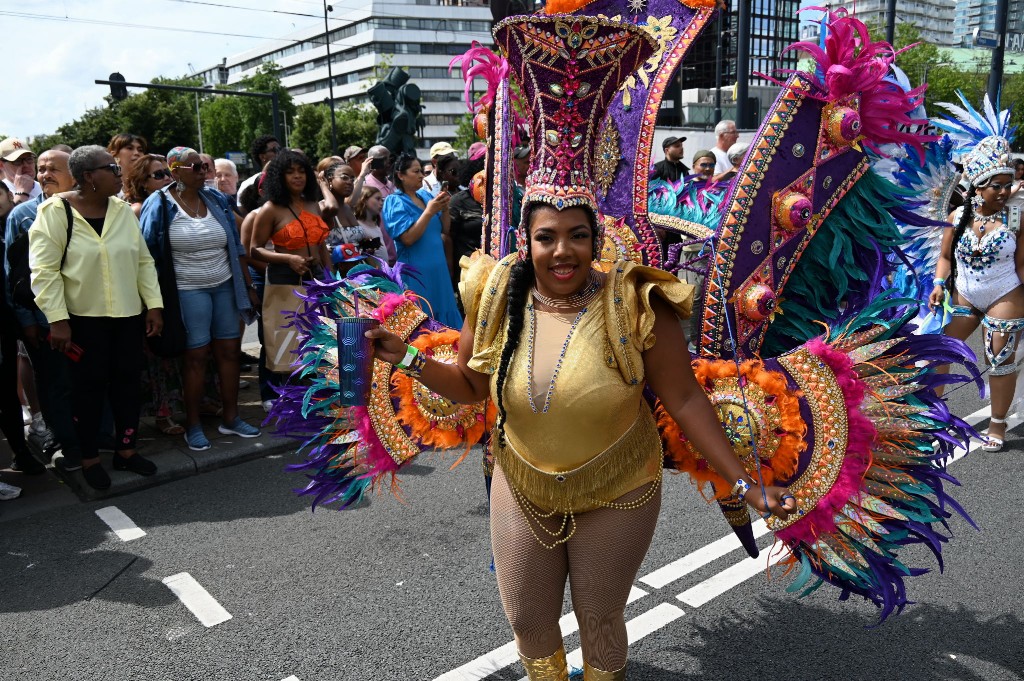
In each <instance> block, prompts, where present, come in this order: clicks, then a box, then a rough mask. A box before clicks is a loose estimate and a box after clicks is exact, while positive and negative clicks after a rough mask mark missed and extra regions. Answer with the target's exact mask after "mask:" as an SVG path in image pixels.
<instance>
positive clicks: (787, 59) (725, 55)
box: [659, 0, 800, 127]
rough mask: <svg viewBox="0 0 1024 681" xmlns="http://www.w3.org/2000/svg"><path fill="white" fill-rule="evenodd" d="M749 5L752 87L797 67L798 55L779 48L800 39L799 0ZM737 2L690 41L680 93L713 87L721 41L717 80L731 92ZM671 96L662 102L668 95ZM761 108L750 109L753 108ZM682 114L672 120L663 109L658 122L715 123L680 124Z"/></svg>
mask: <svg viewBox="0 0 1024 681" xmlns="http://www.w3.org/2000/svg"><path fill="white" fill-rule="evenodd" d="M748 1H749V3H750V34H749V36H747V39H748V40H749V41H750V68H749V73H750V80H749V83H750V85H751V86H758V85H769V84H770V81H768V80H766V79H764V78H762V77H760V76H758V75H757V74H758V73H763V74H767V75H770V76H774V77H779V79H780V80H785V78H786V76H785V75H783V74H778V71H779V69H793V68H796V64H797V60H798V55H795V54H787V55H781V53H782V50H783V49H784V48H785V47H786V46H787V45H790V44H792V43H794V42H796V41H797V40H798V39H799V24H800V18H799V16H798V10H799V9H800V0H748ZM737 7H738V5H737V3H735V2H733V3H729V9H728V10H727V11H725V12H722V13H721V14H720V15H719V19H717V20H715V21H712V22H711V23H710V24H709V25H708V26H707V28H706V29H705V30H704V33H703V34H702V35H701V36H700V38H698V39H697V40H696V41H694V44H693V47H692V48H691V51H690V55H689V57H688V58H687V60H686V61H685V62H683V65H682V67H681V70H680V73H679V78H678V82H679V83H680V84H681V87H682V89H683V90H693V89H713V88H715V86H716V67H717V65H718V62H719V59H718V43H719V40H721V43H722V46H721V57H722V58H721V82H722V84H723V86H725V87H728V88H731V87H732V85H733V84H734V83H735V82H736V51H737V45H738V40H739V39H741V36H738V30H737V27H738V23H739V12H738V10H737ZM672 94H673V93H672V92H671V91H670V92H669V93H668V94H667V97H666V98H671V97H672ZM757 108H759V107H751V110H756V109H757ZM682 118H684V116H682V115H681V114H676V115H675V116H673V114H672V112H671V111H670V110H666V109H663V110H662V116H661V118H660V119H659V123H661V124H663V125H688V126H689V125H697V126H705V127H706V126H707V125H711V126H714V124H715V122H716V121H690V120H682Z"/></svg>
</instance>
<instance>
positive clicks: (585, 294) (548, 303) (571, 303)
mask: <svg viewBox="0 0 1024 681" xmlns="http://www.w3.org/2000/svg"><path fill="white" fill-rule="evenodd" d="M601 283H602V281H601V276H600V275H599V274H598V273H597V272H595V271H594V270H590V274H588V275H587V283H586V284H584V285H583V287H582V288H581V289H580V290H579V291H576V292H575V293H573V294H571V295H569V296H567V297H565V298H548V297H547V296H545V295H542V294H541V292H540V291H538V290H537V288H536V287H534V289H533V298H534V300H536V301H537V302H538V303H540V304H541V305H544V306H545V307H550V308H553V309H555V310H576V309H578V308H581V307H586V306H587V305H589V304H590V303H592V302H593V301H594V299H595V298H597V294H598V293H600V292H601Z"/></svg>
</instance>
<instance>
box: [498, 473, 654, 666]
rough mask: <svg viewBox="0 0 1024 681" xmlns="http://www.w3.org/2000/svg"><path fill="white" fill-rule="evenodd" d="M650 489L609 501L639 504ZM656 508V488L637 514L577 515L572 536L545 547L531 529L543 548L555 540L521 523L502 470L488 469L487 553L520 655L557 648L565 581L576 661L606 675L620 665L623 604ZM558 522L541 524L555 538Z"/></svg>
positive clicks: (605, 511)
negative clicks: (576, 628) (575, 632)
mask: <svg viewBox="0 0 1024 681" xmlns="http://www.w3.org/2000/svg"><path fill="white" fill-rule="evenodd" d="M650 484H660V483H647V484H645V485H641V486H640V487H638V488H637V489H635V490H633V491H631V492H627V493H626V494H624V495H623V496H621V497H620V498H619V499H616V500H615V501H617V502H619V503H624V502H629V501H632V500H634V499H636V498H639V497H641V496H643V494H644V493H645V492H646V491H648V490H649V489H650V487H649V485H650ZM660 509H661V490H660V489H659V490H658V492H657V494H655V496H654V498H653V499H651V500H650V501H648V502H647V503H646V504H644V505H643V506H641V507H640V508H637V509H630V510H619V509H612V508H598V509H596V510H593V511H588V512H586V513H580V514H578V515H576V532H575V533H574V534H573V536H572V538H571V539H569V541H567V542H565V543H564V544H559V545H558V546H556V547H555V548H553V549H547V548H544V547H543V546H541V545H540V544H539V543H538V542H537V539H536V537H535V536H534V531H536V533H537V536H539V537H540V538H541V539H543V540H544V543H545V544H548V545H550V544H551V543H552V542H553V541H555V539H557V537H551V536H550V535H549V534H547V533H545V532H544V531H543V530H542V529H540V528H538V527H536V525H535V523H536V522H537V521H536V520H532V519H531V520H530V521H529V522H528V521H527V519H526V517H525V516H524V515H523V512H522V510H520V508H519V505H518V504H517V503H516V500H515V498H514V497H513V496H512V492H511V490H510V489H509V486H508V482H507V481H506V480H505V475H504V473H503V472H502V470H501V468H500V467H498V466H495V467H494V480H493V482H492V485H491V547H492V549H493V551H494V565H495V570H496V572H497V576H498V591H499V592H500V594H501V604H502V607H503V608H504V609H505V615H506V616H507V617H508V621H509V624H511V625H512V631H513V632H515V636H516V645H517V646H518V648H519V652H520V653H522V654H523V655H525V656H527V657H531V658H542V657H547V656H549V655H551V654H552V653H554V652H555V651H556V650H557V649H558V647H559V646H561V645H562V632H561V630H560V629H559V627H558V619H559V617H560V616H561V614H562V598H563V594H564V592H565V580H566V578H567V577H568V579H569V586H570V589H571V593H572V607H573V610H574V611H575V613H576V617H577V619H578V620H579V624H580V637H581V639H582V644H583V659H584V660H585V661H586V662H587V663H588V664H590V665H591V666H593V667H596V668H598V669H603V670H608V671H614V670H618V669H621V668H622V667H623V666H624V665H625V664H626V649H627V645H628V642H627V639H626V623H625V615H624V611H625V608H626V599H627V598H628V596H629V590H630V587H631V586H632V584H633V580H634V579H635V578H636V573H637V571H638V570H639V569H640V563H641V562H642V561H643V559H644V556H645V555H646V553H647V549H648V548H649V547H650V545H651V538H652V537H653V536H654V527H655V525H656V523H657V521H658V513H659V511H660ZM561 520H562V518H561V516H560V515H556V516H555V517H553V518H551V519H548V520H546V521H544V522H545V525H546V526H547V527H548V529H549V530H551V531H552V532H554V531H556V530H557V529H558V527H559V525H560V524H561ZM532 524H534V526H533V529H531V525H532ZM570 528H571V525H569V527H567V528H566V531H568V529H570Z"/></svg>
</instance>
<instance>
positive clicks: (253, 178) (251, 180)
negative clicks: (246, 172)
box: [235, 173, 260, 208]
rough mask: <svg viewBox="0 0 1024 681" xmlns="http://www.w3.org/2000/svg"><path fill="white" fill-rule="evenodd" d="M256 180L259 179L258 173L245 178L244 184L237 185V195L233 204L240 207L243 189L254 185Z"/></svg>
mask: <svg viewBox="0 0 1024 681" xmlns="http://www.w3.org/2000/svg"><path fill="white" fill-rule="evenodd" d="M258 179H260V173H256V174H255V175H253V176H251V177H249V178H247V179H246V180H245V182H243V183H242V184H240V185H238V193H237V194H235V203H236V204H238V207H239V208H241V207H242V192H244V191H245V188H246V187H248V186H249V185H251V184H255V182H256V180H258Z"/></svg>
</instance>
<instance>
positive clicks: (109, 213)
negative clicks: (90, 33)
mask: <svg viewBox="0 0 1024 681" xmlns="http://www.w3.org/2000/svg"><path fill="white" fill-rule="evenodd" d="M68 166H69V167H70V170H71V175H72V176H73V177H74V178H75V181H76V182H77V183H78V188H77V189H76V190H75V191H71V192H66V193H63V194H58V195H57V196H55V197H53V198H51V199H50V200H48V201H46V202H45V203H43V204H42V205H41V206H40V207H39V212H38V214H37V217H36V221H35V222H34V223H33V224H32V227H31V229H30V230H29V262H30V265H31V268H32V291H33V292H34V293H35V296H36V300H35V302H36V305H38V306H39V309H40V310H41V311H42V312H43V314H44V315H46V320H47V321H48V322H49V323H50V345H51V346H52V347H53V349H55V350H58V351H61V352H64V353H65V354H66V355H68V357H69V358H71V360H72V362H71V377H72V401H73V405H72V410H73V413H74V416H75V427H76V430H77V434H78V438H79V443H80V445H81V448H82V474H83V476H84V477H85V480H86V482H87V483H88V484H89V485H90V486H91V487H93V488H94V489H106V488H108V487H110V477H109V476H108V475H107V473H106V471H104V470H103V468H102V467H101V466H100V458H99V450H98V448H97V435H98V434H99V428H100V417H101V412H102V409H103V404H104V402H106V401H107V400H109V403H110V406H111V409H112V411H113V413H114V424H115V429H116V432H115V447H116V450H115V455H114V460H113V468H114V470H127V471H132V472H133V473H138V474H140V475H152V474H153V473H155V472H156V466H155V465H154V464H153V463H152V462H150V461H148V460H146V459H143V458H142V457H141V456H140V455H139V454H138V453H136V451H135V440H136V436H137V431H138V429H139V390H140V372H141V370H142V362H143V354H142V345H143V335H146V336H155V335H159V334H160V331H161V329H162V328H163V317H162V308H163V300H162V299H161V297H160V286H159V284H158V283H157V278H156V269H155V268H154V266H153V258H152V257H151V256H150V254H149V249H148V248H146V242H145V241H144V240H143V238H142V231H141V230H140V229H139V221H138V219H137V218H136V217H135V214H134V213H133V212H132V209H131V206H129V205H128V204H127V203H125V202H124V201H121V200H120V199H118V198H116V195H117V193H118V192H119V191H120V190H121V167H120V166H119V165H117V163H116V162H115V161H114V157H113V156H111V155H110V153H108V152H107V151H106V150H105V149H104V148H103V147H100V146H95V145H91V146H85V147H79V148H78V149H75V150H74V152H72V154H71V158H70V159H69V160H68ZM69 237H70V238H69Z"/></svg>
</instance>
